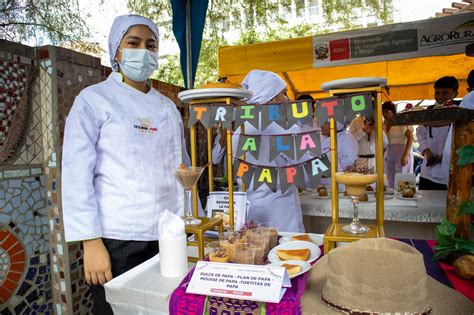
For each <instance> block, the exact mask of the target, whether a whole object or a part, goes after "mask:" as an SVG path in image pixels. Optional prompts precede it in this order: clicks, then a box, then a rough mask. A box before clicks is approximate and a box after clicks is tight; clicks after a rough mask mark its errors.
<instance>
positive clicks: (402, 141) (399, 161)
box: [382, 101, 413, 188]
mask: <svg viewBox="0 0 474 315" xmlns="http://www.w3.org/2000/svg"><path fill="white" fill-rule="evenodd" d="M396 113H397V109H396V106H395V104H394V103H392V102H390V101H389V102H384V103H383V104H382V115H383V117H384V119H385V122H384V131H385V133H386V134H387V138H388V146H387V149H386V151H385V156H384V170H385V174H386V175H387V180H388V186H389V187H390V188H394V186H395V174H397V173H405V174H409V173H413V153H412V150H413V127H412V126H392V124H391V121H392V119H393V117H395V115H396Z"/></svg>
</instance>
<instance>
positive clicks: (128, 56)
mask: <svg viewBox="0 0 474 315" xmlns="http://www.w3.org/2000/svg"><path fill="white" fill-rule="evenodd" d="M120 51H121V52H122V62H119V65H120V69H121V70H122V72H123V74H124V75H125V76H126V77H127V78H129V79H131V80H133V81H137V82H143V81H146V79H148V78H149V77H150V76H151V75H152V74H153V72H154V71H155V70H156V69H157V68H158V53H157V52H152V51H149V50H148V49H135V48H124V49H120Z"/></svg>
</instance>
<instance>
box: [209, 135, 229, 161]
mask: <svg viewBox="0 0 474 315" xmlns="http://www.w3.org/2000/svg"><path fill="white" fill-rule="evenodd" d="M220 140H221V135H220V133H218V134H217V136H216V137H215V138H214V144H213V145H212V164H219V163H221V162H222V159H223V158H224V155H225V152H226V150H225V147H221V144H220V142H219V141H220Z"/></svg>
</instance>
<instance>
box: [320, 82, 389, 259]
mask: <svg viewBox="0 0 474 315" xmlns="http://www.w3.org/2000/svg"><path fill="white" fill-rule="evenodd" d="M364 92H370V93H371V94H372V97H373V99H374V100H375V113H374V116H375V133H376V142H375V165H376V169H377V170H376V171H377V180H376V192H375V198H376V218H375V221H376V224H375V225H367V227H369V228H370V231H369V232H368V233H365V234H350V233H346V232H344V231H343V230H342V227H343V226H345V225H346V224H342V223H339V186H338V183H337V182H336V180H335V178H334V174H335V173H336V172H337V171H338V170H337V167H338V163H337V161H338V159H337V128H336V122H335V120H334V118H331V119H330V121H329V123H330V136H331V178H332V180H331V191H332V196H331V208H332V216H331V217H332V220H331V221H332V222H331V225H330V226H329V228H328V229H327V230H326V233H325V234H324V253H325V254H327V253H328V252H329V251H330V250H331V249H333V248H335V247H336V242H354V241H357V240H359V239H363V238H373V237H384V235H385V233H384V230H383V220H384V196H383V194H384V192H383V186H384V176H383V174H384V172H383V140H382V139H383V134H382V132H383V129H382V128H383V127H382V96H381V92H382V88H381V87H379V86H375V87H368V88H358V89H340V90H331V91H329V93H330V95H331V96H342V95H346V94H356V93H364ZM341 171H342V170H341Z"/></svg>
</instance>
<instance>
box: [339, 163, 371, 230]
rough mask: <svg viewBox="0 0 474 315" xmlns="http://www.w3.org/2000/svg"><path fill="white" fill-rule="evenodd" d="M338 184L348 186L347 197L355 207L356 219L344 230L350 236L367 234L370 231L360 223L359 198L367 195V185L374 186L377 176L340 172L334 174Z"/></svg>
mask: <svg viewBox="0 0 474 315" xmlns="http://www.w3.org/2000/svg"><path fill="white" fill-rule="evenodd" d="M334 178H335V179H336V182H338V183H339V184H343V185H345V186H346V192H347V195H348V196H350V197H351V200H352V204H353V205H354V217H353V219H352V222H351V224H349V225H346V226H344V227H343V228H342V230H343V231H344V232H346V233H349V234H365V233H367V232H369V231H370V229H369V228H368V227H367V226H365V225H363V224H362V223H361V222H360V221H359V197H360V196H362V195H363V194H365V190H366V188H367V185H370V184H372V183H373V182H375V180H376V179H377V175H376V174H361V173H348V172H339V173H336V174H334Z"/></svg>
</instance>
